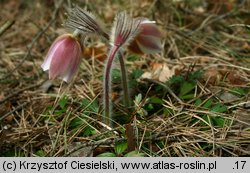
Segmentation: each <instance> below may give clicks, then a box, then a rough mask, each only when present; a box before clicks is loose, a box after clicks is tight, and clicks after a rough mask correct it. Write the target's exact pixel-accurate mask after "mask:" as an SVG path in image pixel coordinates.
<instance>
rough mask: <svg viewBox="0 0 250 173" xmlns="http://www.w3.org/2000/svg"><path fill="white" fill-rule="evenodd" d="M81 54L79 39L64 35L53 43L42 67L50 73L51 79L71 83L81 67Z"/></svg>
mask: <svg viewBox="0 0 250 173" xmlns="http://www.w3.org/2000/svg"><path fill="white" fill-rule="evenodd" d="M81 53H82V49H81V45H80V43H79V41H78V38H77V37H76V36H74V35H72V34H64V35H62V36H60V37H58V38H57V39H56V40H55V41H54V42H53V44H52V45H51V47H50V49H49V51H48V54H47V56H46V58H45V61H44V62H43V64H42V65H41V67H42V69H43V70H44V71H48V72H49V79H55V78H56V77H62V78H63V80H64V81H65V82H70V81H71V79H72V78H73V76H74V74H75V73H76V71H77V69H78V67H79V65H80V58H81Z"/></svg>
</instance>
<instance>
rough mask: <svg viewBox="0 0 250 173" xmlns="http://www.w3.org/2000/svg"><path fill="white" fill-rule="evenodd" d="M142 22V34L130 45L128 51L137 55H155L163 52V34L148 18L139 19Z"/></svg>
mask: <svg viewBox="0 0 250 173" xmlns="http://www.w3.org/2000/svg"><path fill="white" fill-rule="evenodd" d="M136 20H139V21H141V22H140V25H139V27H140V32H139V33H138V34H137V36H136V37H135V38H134V40H133V41H132V42H131V43H130V44H129V46H128V49H129V50H130V51H131V52H133V53H136V54H143V53H145V54H153V53H158V52H160V51H161V49H162V46H161V38H162V36H161V32H160V30H159V29H158V27H157V26H156V25H155V24H154V23H155V22H154V21H150V20H148V19H146V18H144V19H143V18H137V19H136Z"/></svg>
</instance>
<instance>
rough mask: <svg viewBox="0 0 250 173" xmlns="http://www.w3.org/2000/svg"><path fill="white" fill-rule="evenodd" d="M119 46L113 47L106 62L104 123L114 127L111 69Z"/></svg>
mask: <svg viewBox="0 0 250 173" xmlns="http://www.w3.org/2000/svg"><path fill="white" fill-rule="evenodd" d="M118 49H119V47H118V46H113V47H111V49H110V51H109V55H108V60H107V62H106V68H105V75H104V90H103V91H104V123H106V124H107V125H109V126H112V118H111V104H110V92H111V69H112V63H113V60H114V58H115V55H116V53H117V51H118Z"/></svg>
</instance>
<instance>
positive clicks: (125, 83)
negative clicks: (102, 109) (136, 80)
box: [119, 51, 130, 112]
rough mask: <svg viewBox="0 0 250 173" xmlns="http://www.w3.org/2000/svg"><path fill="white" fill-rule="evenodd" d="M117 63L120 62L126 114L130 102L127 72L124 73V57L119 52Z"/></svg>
mask: <svg viewBox="0 0 250 173" xmlns="http://www.w3.org/2000/svg"><path fill="white" fill-rule="evenodd" d="M119 62H120V66H121V75H122V87H123V98H124V106H125V108H126V110H127V112H128V110H129V107H130V101H129V89H128V79H127V71H126V65H125V63H124V55H123V53H122V52H120V51H119Z"/></svg>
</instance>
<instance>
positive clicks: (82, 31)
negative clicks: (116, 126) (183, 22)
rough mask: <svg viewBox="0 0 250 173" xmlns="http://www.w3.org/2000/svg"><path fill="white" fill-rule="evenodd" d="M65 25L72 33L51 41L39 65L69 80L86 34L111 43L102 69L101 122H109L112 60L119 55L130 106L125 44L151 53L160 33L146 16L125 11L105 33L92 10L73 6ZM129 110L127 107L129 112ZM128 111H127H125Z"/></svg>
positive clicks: (156, 47)
mask: <svg viewBox="0 0 250 173" xmlns="http://www.w3.org/2000/svg"><path fill="white" fill-rule="evenodd" d="M64 26H65V27H66V28H68V29H69V30H72V31H74V34H73V35H70V34H65V35H63V36H60V37H59V38H57V39H56V40H55V42H54V43H53V44H52V46H51V48H50V50H49V52H48V54H47V57H46V59H45V61H44V63H43V64H42V68H43V70H45V71H47V70H48V71H49V78H50V79H54V78H56V77H58V76H60V77H62V78H63V80H64V81H66V82H69V81H70V80H71V79H72V77H73V75H74V74H75V73H76V71H77V68H78V66H79V63H80V56H81V53H82V50H81V45H82V44H83V43H84V40H85V38H86V37H88V36H91V35H98V36H101V37H102V38H104V40H105V41H106V42H107V41H109V43H110V49H109V53H108V56H107V61H106V63H105V64H106V65H105V70H104V81H103V83H104V85H103V86H104V89H103V92H104V122H105V123H106V124H109V125H112V122H111V121H113V118H112V111H111V110H112V108H111V107H112V104H111V100H110V98H111V97H110V93H111V72H112V71H111V69H112V64H113V61H114V59H115V58H116V57H117V58H119V61H120V65H121V74H122V84H123V89H124V105H125V107H126V108H130V100H129V91H128V81H127V76H126V66H125V63H124V59H125V58H124V54H123V50H124V48H125V47H128V48H129V50H131V51H132V52H134V53H137V54H143V53H146V54H153V53H158V52H160V51H161V48H162V46H161V33H160V31H159V29H158V28H157V26H156V25H155V24H154V22H153V21H150V20H148V19H146V18H134V19H133V18H130V17H129V16H128V15H127V13H126V12H121V13H119V14H117V15H116V17H115V20H114V23H113V27H112V31H111V34H107V32H106V29H105V28H104V27H103V23H102V22H101V21H99V20H98V19H97V18H96V17H95V16H94V15H93V14H92V13H90V12H88V11H86V10H83V9H81V8H80V7H78V6H76V7H75V8H74V9H73V10H72V11H71V12H70V14H69V16H68V19H67V20H66V22H65V23H64ZM128 110H129V109H127V111H128ZM128 112H129V111H128Z"/></svg>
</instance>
